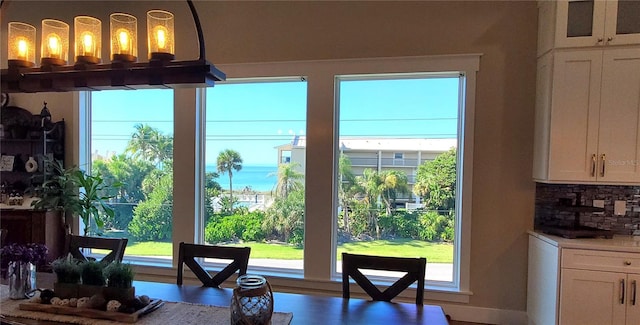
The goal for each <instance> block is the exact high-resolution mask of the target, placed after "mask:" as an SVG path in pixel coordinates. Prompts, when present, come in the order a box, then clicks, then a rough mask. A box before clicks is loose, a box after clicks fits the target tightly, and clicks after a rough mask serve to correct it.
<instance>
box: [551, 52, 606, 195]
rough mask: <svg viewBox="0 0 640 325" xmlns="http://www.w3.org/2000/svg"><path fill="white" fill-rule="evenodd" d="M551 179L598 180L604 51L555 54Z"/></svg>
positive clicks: (570, 180)
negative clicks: (597, 161)
mask: <svg viewBox="0 0 640 325" xmlns="http://www.w3.org/2000/svg"><path fill="white" fill-rule="evenodd" d="M554 56H555V58H554V60H553V62H554V63H553V89H552V95H551V114H550V121H551V123H550V128H549V157H548V159H549V174H548V176H549V179H550V180H553V181H569V182H573V181H578V182H589V181H594V182H595V181H596V171H597V166H596V158H597V153H598V127H599V108H600V84H601V77H602V74H601V71H602V50H593V49H592V50H579V51H567V52H557V53H555V55H554Z"/></svg>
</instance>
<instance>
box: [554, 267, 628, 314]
mask: <svg viewBox="0 0 640 325" xmlns="http://www.w3.org/2000/svg"><path fill="white" fill-rule="evenodd" d="M626 281H627V275H626V274H624V273H614V272H598V271H585V270H573V269H562V280H561V284H562V286H561V288H560V324H566V325H572V324H575V325H588V324H594V325H614V324H626V315H625V313H626V307H627V303H628V301H624V299H625V298H626V292H625V291H626V290H627V287H626V285H627V283H628V282H626ZM623 288H624V289H623ZM629 324H638V323H629Z"/></svg>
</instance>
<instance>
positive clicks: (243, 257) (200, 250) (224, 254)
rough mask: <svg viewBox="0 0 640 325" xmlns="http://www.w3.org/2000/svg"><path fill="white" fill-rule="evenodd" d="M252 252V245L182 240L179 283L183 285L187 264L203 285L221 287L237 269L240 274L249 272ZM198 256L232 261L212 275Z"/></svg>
mask: <svg viewBox="0 0 640 325" xmlns="http://www.w3.org/2000/svg"><path fill="white" fill-rule="evenodd" d="M250 253H251V247H227V246H213V245H199V244H188V243H184V242H181V243H180V248H179V251H178V277H177V279H176V280H177V284H178V285H182V277H183V268H184V265H187V266H188V267H189V269H191V271H192V272H193V273H194V274H195V275H196V276H197V277H198V279H200V281H201V282H202V285H203V286H205V287H214V288H219V287H220V284H222V282H224V281H225V280H227V279H228V278H229V277H231V276H232V275H233V274H234V273H235V272H236V271H238V275H244V274H247V267H248V265H249V254H250ZM197 257H208V258H220V259H225V260H232V261H231V263H229V264H228V265H227V266H226V267H225V268H223V269H222V270H220V271H218V272H217V273H216V274H215V275H214V276H211V274H210V273H209V272H208V271H207V270H205V269H204V267H203V266H202V264H200V263H199V262H198V261H197V260H196V258H197Z"/></svg>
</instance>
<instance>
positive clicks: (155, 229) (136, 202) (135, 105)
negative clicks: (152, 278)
mask: <svg viewBox="0 0 640 325" xmlns="http://www.w3.org/2000/svg"><path fill="white" fill-rule="evenodd" d="M91 149H92V153H91V161H92V173H94V175H95V174H98V173H99V174H100V175H102V177H103V178H104V179H105V181H107V182H120V183H122V184H123V185H122V186H121V187H120V188H119V189H118V190H117V191H116V192H115V193H114V195H115V196H114V198H113V199H111V201H110V206H112V207H113V209H114V211H115V214H114V217H108V216H104V221H105V222H104V235H105V236H108V237H127V238H129V242H128V245H127V249H126V251H125V254H126V255H125V256H126V258H130V257H134V256H148V257H161V258H165V259H170V258H171V256H172V252H173V251H172V250H173V248H172V243H171V237H172V236H171V235H172V218H173V217H172V210H173V208H172V205H173V90H165V89H161V90H157V89H154V90H136V91H125V90H108V91H106V90H105V91H99V92H93V93H92V94H91Z"/></svg>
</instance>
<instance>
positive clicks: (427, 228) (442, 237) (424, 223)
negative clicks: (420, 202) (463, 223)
mask: <svg viewBox="0 0 640 325" xmlns="http://www.w3.org/2000/svg"><path fill="white" fill-rule="evenodd" d="M420 226H421V230H420V239H422V240H427V241H451V240H453V233H454V227H453V210H452V211H449V212H448V213H447V215H441V214H439V213H438V212H437V211H427V212H426V213H424V214H423V215H421V216H420Z"/></svg>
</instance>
